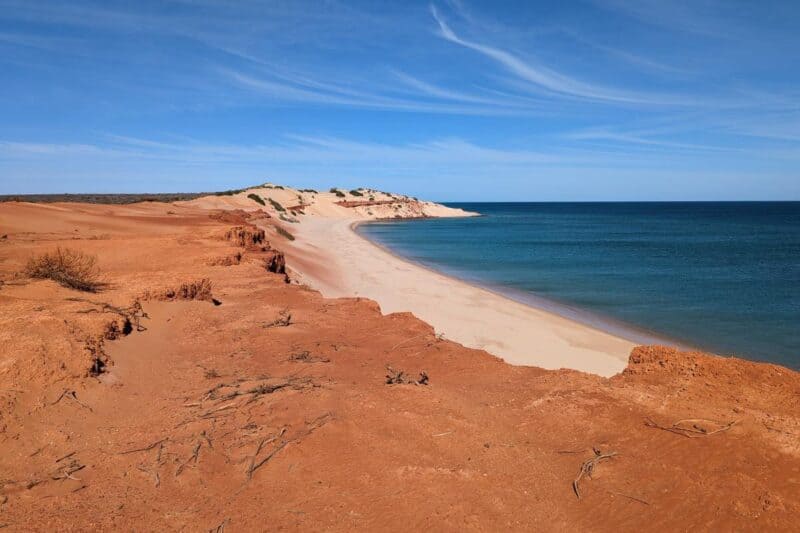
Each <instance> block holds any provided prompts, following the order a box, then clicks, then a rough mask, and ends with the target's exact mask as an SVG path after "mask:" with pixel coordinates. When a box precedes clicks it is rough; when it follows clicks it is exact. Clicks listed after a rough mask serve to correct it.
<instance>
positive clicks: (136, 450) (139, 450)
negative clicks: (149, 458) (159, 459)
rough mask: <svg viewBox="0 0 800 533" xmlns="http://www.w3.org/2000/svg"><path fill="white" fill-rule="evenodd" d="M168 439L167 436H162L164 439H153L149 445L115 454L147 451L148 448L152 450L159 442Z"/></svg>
mask: <svg viewBox="0 0 800 533" xmlns="http://www.w3.org/2000/svg"><path fill="white" fill-rule="evenodd" d="M168 440H169V438H164V439H161V440H157V441H155V442H154V443H153V444H150V445H148V446H145V447H144V448H135V449H133V450H126V451H124V452H119V453H118V454H117V455H127V454H129V453H136V452H146V451H148V450H152V449H153V448H155V447H156V446H158V445H159V444H162V443H164V442H167V441H168Z"/></svg>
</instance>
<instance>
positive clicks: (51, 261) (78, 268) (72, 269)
mask: <svg viewBox="0 0 800 533" xmlns="http://www.w3.org/2000/svg"><path fill="white" fill-rule="evenodd" d="M24 272H25V275H27V276H29V277H31V278H36V279H51V280H53V281H55V282H56V283H58V284H59V285H62V286H64V287H68V288H70V289H76V290H79V291H86V292H97V291H98V290H99V289H100V287H101V285H102V284H101V283H100V281H99V280H98V277H99V275H100V270H99V269H98V268H97V257H95V256H93V255H88V254H86V253H84V252H81V251H78V250H71V249H69V248H56V249H55V251H54V252H49V253H44V254H42V255H37V256H34V257H31V258H30V259H29V260H28V264H27V265H25V270H24Z"/></svg>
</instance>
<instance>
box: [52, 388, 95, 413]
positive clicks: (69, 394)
mask: <svg viewBox="0 0 800 533" xmlns="http://www.w3.org/2000/svg"><path fill="white" fill-rule="evenodd" d="M64 398H66V399H68V400H71V401H73V402H75V403H77V404H78V405H80V406H81V407H83V408H84V409H88V410H89V411H92V412H94V411H93V410H92V408H91V407H89V406H88V405H86V404H85V403H83V402H81V401H80V400H78V394H77V393H76V392H75V391H74V390H69V389H64V390H63V391H62V392H61V395H60V396H59V397H58V398H56V400H55V401H54V402H51V403H50V405H55V404H57V403H58V402H60V401H61V400H63V399H64Z"/></svg>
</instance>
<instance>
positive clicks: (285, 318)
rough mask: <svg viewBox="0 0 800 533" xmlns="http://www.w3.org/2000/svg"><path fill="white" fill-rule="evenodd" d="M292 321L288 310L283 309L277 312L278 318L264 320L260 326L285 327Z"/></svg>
mask: <svg viewBox="0 0 800 533" xmlns="http://www.w3.org/2000/svg"><path fill="white" fill-rule="evenodd" d="M291 323H292V314H291V313H290V312H289V310H288V309H283V310H282V311H281V312H280V313H278V318H276V319H275V320H273V321H272V322H266V323H264V324H262V325H261V327H262V328H285V327H286V326H289V325H291Z"/></svg>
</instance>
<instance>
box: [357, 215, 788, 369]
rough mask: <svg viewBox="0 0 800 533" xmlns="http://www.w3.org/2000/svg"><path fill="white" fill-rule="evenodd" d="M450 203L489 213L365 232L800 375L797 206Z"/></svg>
mask: <svg viewBox="0 0 800 533" xmlns="http://www.w3.org/2000/svg"><path fill="white" fill-rule="evenodd" d="M448 205H452V206H457V207H462V208H464V209H468V210H470V211H477V212H479V213H481V214H483V215H484V216H482V217H477V218H454V219H427V220H410V221H391V222H377V223H370V224H365V225H362V226H360V227H359V232H360V233H361V234H363V235H364V236H366V237H368V238H369V239H371V240H373V241H375V242H378V243H380V244H382V245H384V246H386V247H387V248H389V249H391V250H393V251H395V252H396V253H397V254H398V255H401V256H403V257H406V258H409V259H411V260H414V261H417V262H420V263H422V264H424V265H427V266H429V267H432V268H435V269H437V270H440V271H443V272H446V273H448V274H451V275H454V276H456V277H459V278H462V279H465V280H467V281H471V282H477V283H479V284H482V285H485V286H489V287H493V288H495V289H497V290H500V291H501V292H505V293H507V294H509V295H511V296H512V297H515V298H518V299H521V300H523V301H529V302H533V301H541V300H540V299H544V300H545V301H551V302H558V303H561V304H564V306H563V307H558V308H560V309H562V310H564V309H567V311H565V314H570V313H569V311H568V309H569V308H576V309H581V310H585V311H587V312H588V313H587V314H586V316H585V317H584V318H587V317H588V318H589V321H590V322H595V323H597V321H596V320H594V319H595V318H597V317H606V318H608V319H611V320H612V321H614V322H619V323H622V324H628V325H631V326H633V327H634V328H636V329H641V330H644V331H647V332H653V333H655V334H658V335H661V336H664V337H666V338H668V339H671V340H674V341H676V342H679V343H683V344H687V345H690V346H693V347H697V348H701V349H704V350H708V351H713V352H716V353H720V354H733V355H737V356H740V357H745V358H749V359H758V360H765V361H770V362H775V363H779V364H783V365H787V366H790V367H793V368H800V202H741V203H740V202H691V203H689V202H687V203H679V202H675V203H672V202H671V203H460V204H448ZM528 297H529V298H528ZM600 323H602V321H601V322H600Z"/></svg>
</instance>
